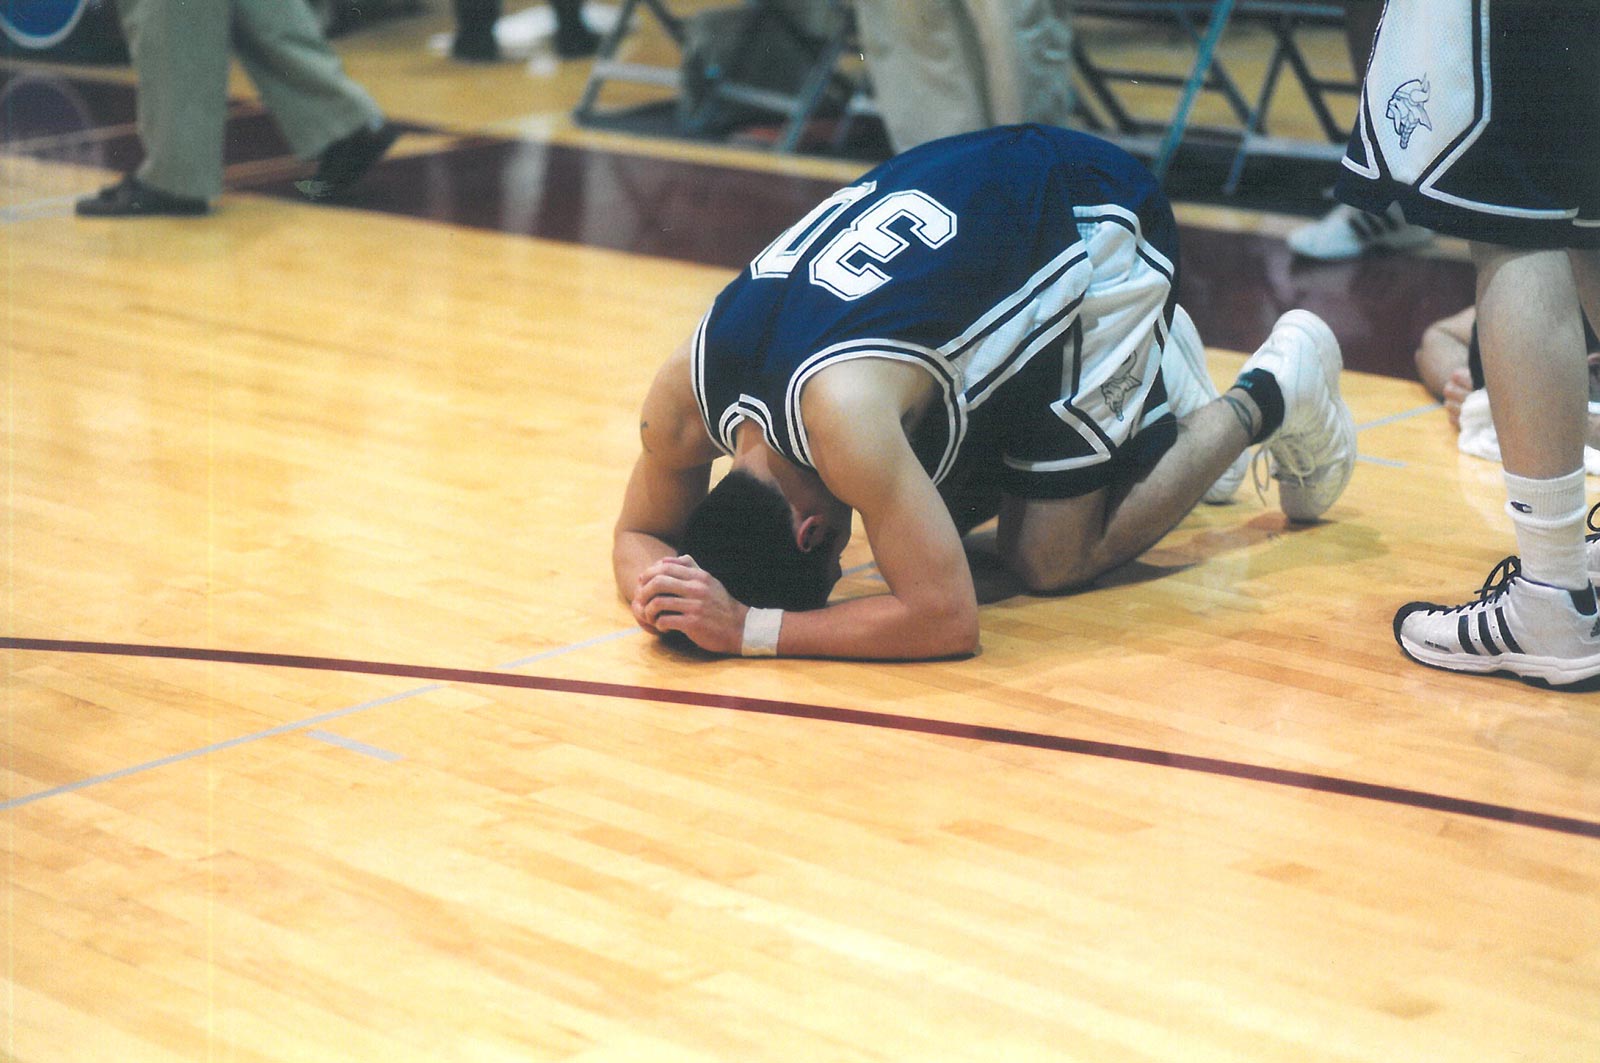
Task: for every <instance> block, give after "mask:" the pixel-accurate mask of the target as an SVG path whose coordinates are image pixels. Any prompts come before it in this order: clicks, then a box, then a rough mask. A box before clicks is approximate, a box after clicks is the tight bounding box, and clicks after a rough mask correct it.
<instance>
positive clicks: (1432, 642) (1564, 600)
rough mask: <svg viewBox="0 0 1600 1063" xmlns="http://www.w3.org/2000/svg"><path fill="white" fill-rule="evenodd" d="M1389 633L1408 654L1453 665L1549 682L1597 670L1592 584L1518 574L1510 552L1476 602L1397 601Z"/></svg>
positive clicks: (1597, 618)
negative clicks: (1576, 585)
mask: <svg viewBox="0 0 1600 1063" xmlns="http://www.w3.org/2000/svg"><path fill="white" fill-rule="evenodd" d="M1394 637H1395V641H1396V642H1398V643H1399V644H1400V648H1401V649H1402V650H1404V651H1405V654H1406V656H1407V657H1410V658H1411V659H1412V660H1414V661H1417V662H1419V663H1421V664H1426V665H1430V666H1431V667H1434V668H1444V669H1448V670H1449V671H1452V672H1473V673H1477V674H1480V675H1487V674H1490V673H1494V672H1509V673H1511V674H1512V675H1515V676H1520V677H1522V678H1523V679H1535V680H1539V681H1541V682H1545V683H1548V684H1550V685H1551V686H1568V685H1570V684H1573V683H1579V682H1582V681H1584V680H1586V679H1593V678H1594V677H1595V676H1600V610H1597V608H1596V605H1595V596H1594V590H1593V588H1588V589H1585V590H1581V591H1569V590H1564V589H1562V588H1560V587H1551V586H1547V585H1546V584H1543V583H1535V582H1533V581H1532V580H1529V579H1524V578H1523V576H1522V565H1521V563H1520V562H1519V561H1518V560H1517V558H1515V557H1508V558H1506V559H1505V560H1504V561H1502V562H1500V564H1498V565H1496V566H1495V568H1494V570H1493V571H1492V572H1490V573H1489V578H1488V579H1486V580H1484V584H1483V588H1482V589H1481V590H1479V591H1478V600H1477V601H1475V602H1468V603H1467V604H1466V605H1457V606H1454V607H1446V606H1443V605H1435V604H1433V603H1431V602H1412V603H1410V604H1409V605H1405V606H1402V607H1401V608H1400V611H1399V612H1397V613H1395V615H1394Z"/></svg>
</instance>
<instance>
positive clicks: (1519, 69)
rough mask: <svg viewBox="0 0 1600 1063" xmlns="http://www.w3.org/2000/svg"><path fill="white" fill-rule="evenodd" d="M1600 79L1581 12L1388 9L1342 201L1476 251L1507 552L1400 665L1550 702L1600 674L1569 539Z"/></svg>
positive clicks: (1501, 3) (1400, 637)
mask: <svg viewBox="0 0 1600 1063" xmlns="http://www.w3.org/2000/svg"><path fill="white" fill-rule="evenodd" d="M1597 69H1600V5H1597V4H1595V3H1593V2H1592V0H1542V2H1533V0H1471V2H1459V3H1450V4H1439V3H1429V2H1426V0H1390V2H1389V3H1388V5H1387V6H1386V8H1385V10H1384V16H1383V22H1382V24H1381V26H1380V28H1379V30H1378V38H1377V44H1376V46H1375V48H1374V50H1373V55H1372V62H1371V64H1370V66H1369V68H1368V71H1367V77H1366V80H1365V83H1364V85H1363V89H1362V96H1361V111H1360V116H1359V120H1358V122H1357V126H1356V130H1355V133H1354V134H1353V135H1352V137H1351V139H1350V146H1349V149H1348V151H1347V153H1346V156H1345V159H1344V172H1343V173H1342V174H1341V175H1340V179H1339V184H1338V188H1337V191H1338V194H1339V196H1340V198H1342V199H1343V200H1344V201H1345V202H1347V203H1350V204H1352V205H1353V206H1356V207H1360V208H1361V209H1363V210H1369V211H1371V210H1385V209H1388V208H1389V207H1390V206H1391V205H1393V206H1396V207H1398V208H1399V209H1400V210H1401V211H1402V212H1403V213H1404V216H1405V217H1406V219H1407V220H1408V221H1412V222H1415V223H1418V224H1423V225H1426V226H1428V227H1429V228H1432V229H1436V230H1438V231H1440V232H1445V233H1449V234H1452V235H1455V236H1460V237H1464V238H1465V239H1467V240H1469V241H1471V242H1472V257H1473V261H1474V263H1475V264H1476V266H1477V271H1478V282H1477V300H1476V305H1477V323H1478V336H1479V341H1480V346H1481V348H1482V356H1483V375H1484V382H1485V384H1486V386H1487V388H1488V393H1489V403H1490V407H1491V409H1492V411H1493V415H1494V424H1495V430H1496V434H1497V435H1498V437H1499V443H1500V450H1501V456H1502V460H1503V463H1504V467H1505V482H1506V492H1507V497H1508V502H1507V512H1508V513H1509V514H1510V516H1511V521H1512V524H1513V526H1514V527H1515V529H1516V539H1517V545H1518V548H1519V549H1520V551H1521V557H1520V559H1517V558H1512V559H1508V560H1507V562H1503V563H1502V567H1501V568H1499V569H1497V570H1496V571H1495V572H1494V573H1491V580H1490V581H1489V582H1486V583H1485V587H1484V590H1483V591H1482V592H1481V594H1480V597H1479V598H1478V600H1476V601H1473V602H1469V603H1467V604H1466V605H1461V606H1454V607H1446V606H1442V605H1436V604H1433V603H1428V602H1412V603H1411V604H1409V605H1406V606H1404V607H1402V608H1401V609H1400V611H1399V612H1398V613H1397V614H1396V616H1395V620H1394V634H1395V638H1396V640H1397V641H1398V642H1399V643H1400V646H1401V648H1402V649H1403V650H1404V651H1405V653H1406V654H1408V655H1409V656H1410V657H1412V658H1413V659H1415V660H1417V661H1420V662H1421V663H1423V664H1428V665H1432V666H1434V667H1437V668H1446V669H1450V670H1452V671H1460V672H1477V673H1493V672H1510V673H1511V674H1513V675H1517V676H1521V677H1523V678H1527V679H1535V680H1541V681H1544V682H1548V683H1551V684H1554V685H1564V684H1570V683H1577V682H1582V681H1585V680H1588V679H1592V678H1594V677H1595V676H1600V610H1597V608H1596V603H1595V592H1594V588H1593V586H1592V585H1591V576H1590V573H1589V571H1588V567H1587V565H1586V562H1585V544H1584V523H1583V518H1584V511H1585V506H1584V502H1585V496H1584V469H1583V444H1584V432H1585V427H1586V414H1587V404H1586V401H1585V398H1586V396H1587V394H1588V387H1587V383H1588V369H1587V359H1586V356H1585V350H1584V338H1583V316H1582V315H1583V313H1584V311H1585V310H1587V313H1588V315H1589V317H1590V318H1591V319H1592V320H1596V321H1600V165H1597V156H1596V153H1595V147H1594V145H1595V138H1596V135H1597V134H1600V77H1597V76H1596V73H1595V71H1596V70H1597ZM1496 577H1498V579H1496Z"/></svg>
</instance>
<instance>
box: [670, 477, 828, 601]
mask: <svg viewBox="0 0 1600 1063" xmlns="http://www.w3.org/2000/svg"><path fill="white" fill-rule="evenodd" d="M680 546H681V548H682V550H683V552H684V553H686V554H688V555H689V556H690V557H692V558H694V560H695V563H696V564H698V565H699V566H700V567H701V568H703V569H705V570H706V571H707V572H709V573H711V574H712V575H713V576H715V577H716V578H717V579H718V580H719V581H721V583H722V585H723V586H724V587H726V588H727V590H728V593H729V594H731V595H733V596H734V598H736V599H737V600H739V601H740V602H743V603H744V604H745V605H748V606H751V607H752V608H756V609H820V608H821V607H822V606H824V605H826V604H827V603H828V594H829V593H830V592H831V591H832V590H833V578H832V576H831V574H830V572H829V569H830V568H831V565H830V562H829V557H828V551H826V550H813V551H811V552H809V553H807V552H806V551H804V550H801V549H800V547H799V546H798V545H796V543H795V541H794V524H793V522H792V520H791V518H790V510H789V503H788V501H787V500H786V499H785V498H784V497H783V493H782V492H781V491H779V490H778V489H777V488H776V487H773V486H772V485H771V484H769V483H765V482H763V481H761V480H758V479H756V478H755V477H754V476H751V475H750V474H749V473H747V472H740V471H737V470H736V471H734V472H730V473H728V474H727V475H726V476H724V477H723V478H722V481H721V482H720V483H718V484H717V486H716V487H714V488H712V490H711V493H710V494H708V495H706V497H705V498H704V499H703V500H702V501H701V502H700V504H699V505H698V506H696V507H695V509H694V512H693V513H691V514H689V524H688V526H687V527H686V528H685V529H684V532H683V541H682V543H681V544H680Z"/></svg>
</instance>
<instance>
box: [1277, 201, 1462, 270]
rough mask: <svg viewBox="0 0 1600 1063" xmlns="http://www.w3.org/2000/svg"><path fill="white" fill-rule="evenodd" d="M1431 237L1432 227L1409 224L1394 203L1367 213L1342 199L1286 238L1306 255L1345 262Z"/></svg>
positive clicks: (1400, 248)
mask: <svg viewBox="0 0 1600 1063" xmlns="http://www.w3.org/2000/svg"><path fill="white" fill-rule="evenodd" d="M1432 239H1433V230H1431V229H1424V228H1423V227H1422V226H1420V225H1410V224H1407V222H1406V220H1405V218H1404V217H1403V216H1402V215H1401V214H1400V212H1399V210H1398V209H1396V208H1395V207H1393V206H1391V207H1390V208H1389V209H1388V210H1387V211H1385V212H1384V213H1382V214H1368V213H1367V212H1366V211H1364V210H1357V209H1356V208H1355V207H1351V206H1347V205H1346V204H1343V203H1341V204H1339V205H1338V206H1336V207H1334V208H1333V209H1332V210H1331V211H1329V212H1328V213H1327V214H1326V215H1325V216H1324V217H1323V218H1322V219H1321V220H1320V221H1316V222H1312V223H1311V224H1310V225H1306V226H1302V227H1301V228H1299V229H1296V230H1295V231H1294V232H1292V233H1290V234H1289V235H1288V236H1287V237H1286V238H1285V242H1286V243H1288V245H1289V250H1291V251H1293V252H1294V253H1295V254H1297V255H1300V256H1302V257H1304V258H1314V259H1317V260H1318V261H1320V262H1342V261H1344V260H1345V259H1351V258H1358V257H1360V256H1361V255H1364V254H1366V253H1367V252H1368V251H1378V250H1385V249H1386V250H1390V251H1404V250H1408V249H1410V248H1413V247H1421V246H1422V245H1423V244H1425V243H1427V242H1428V241H1430V240H1432Z"/></svg>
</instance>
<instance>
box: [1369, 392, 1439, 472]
mask: <svg viewBox="0 0 1600 1063" xmlns="http://www.w3.org/2000/svg"><path fill="white" fill-rule="evenodd" d="M1442 409H1444V404H1443V403H1438V402H1430V403H1428V405H1426V406H1418V407H1416V408H1415V409H1410V410H1402V411H1400V412H1399V413H1391V414H1390V415H1389V416H1387V417H1380V418H1378V419H1377V420H1376V421H1368V422H1367V423H1366V424H1358V425H1356V432H1357V433H1360V432H1365V431H1366V430H1367V429H1369V428H1382V427H1383V426H1384V425H1386V424H1395V423H1397V422H1399V421H1409V420H1411V418H1413V417H1421V416H1422V415H1423V414H1425V413H1432V412H1433V411H1434V410H1442ZM1356 460H1357V461H1364V462H1367V463H1368V464H1369V465H1382V466H1383V467H1385V468H1388V469H1405V468H1409V466H1408V465H1407V464H1406V463H1405V462H1403V461H1395V460H1394V459H1393V458H1374V457H1373V456H1372V455H1370V454H1357V455H1356Z"/></svg>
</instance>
